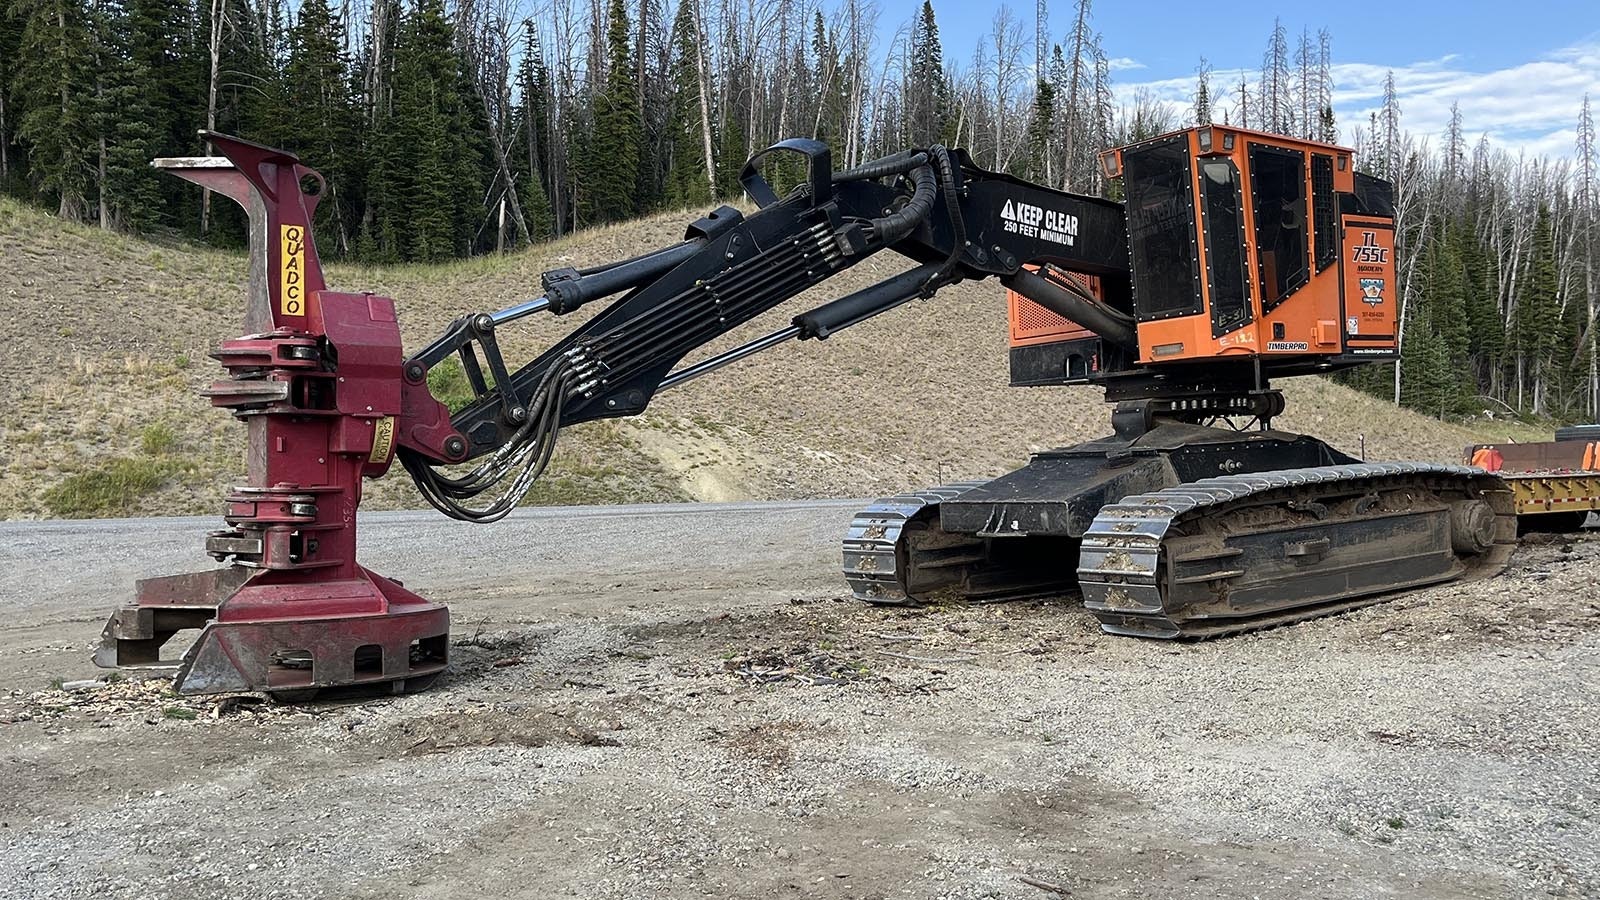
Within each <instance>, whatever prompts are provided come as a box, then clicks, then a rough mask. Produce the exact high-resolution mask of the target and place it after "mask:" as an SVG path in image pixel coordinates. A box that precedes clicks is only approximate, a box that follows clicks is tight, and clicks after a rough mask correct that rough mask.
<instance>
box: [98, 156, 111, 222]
mask: <svg viewBox="0 0 1600 900" xmlns="http://www.w3.org/2000/svg"><path fill="white" fill-rule="evenodd" d="M99 174H100V190H99V194H100V230H102V231H110V230H111V205H110V204H109V203H107V202H106V136H105V135H104V134H102V135H100V165H99Z"/></svg>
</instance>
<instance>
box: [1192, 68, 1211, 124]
mask: <svg viewBox="0 0 1600 900" xmlns="http://www.w3.org/2000/svg"><path fill="white" fill-rule="evenodd" d="M1194 124H1196V125H1210V124H1211V63H1209V62H1207V61H1206V58H1205V57H1204V56H1202V57H1200V65H1199V66H1197V67H1196V68H1195V76H1194Z"/></svg>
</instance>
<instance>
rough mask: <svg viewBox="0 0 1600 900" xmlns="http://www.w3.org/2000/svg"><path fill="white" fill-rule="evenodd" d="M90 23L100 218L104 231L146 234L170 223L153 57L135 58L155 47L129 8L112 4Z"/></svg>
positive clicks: (103, 7) (102, 7) (93, 13)
mask: <svg viewBox="0 0 1600 900" xmlns="http://www.w3.org/2000/svg"><path fill="white" fill-rule="evenodd" d="M90 22H91V25H92V27H91V33H92V38H91V42H92V43H91V54H92V56H91V59H92V60H93V63H94V69H93V71H94V75H93V77H94V103H93V110H94V112H93V114H92V116H91V122H92V129H93V131H94V134H95V137H96V145H97V146H96V150H95V152H96V156H97V165H96V177H95V193H96V196H97V198H98V200H99V215H98V218H99V220H100V225H101V227H102V228H108V229H109V228H126V229H132V230H139V229H142V228H147V227H149V226H151V225H154V224H157V223H159V222H162V221H163V220H166V219H168V218H169V216H170V208H169V207H168V206H167V204H166V203H165V202H164V197H163V192H162V190H161V184H160V183H159V182H158V180H157V179H158V177H159V176H158V174H157V173H156V172H155V171H154V170H152V169H151V168H150V160H151V159H152V158H153V157H156V156H159V155H161V154H162V153H163V152H164V151H165V150H166V143H167V141H168V140H169V139H170V138H169V137H168V136H167V135H164V134H163V133H162V129H161V127H160V123H161V122H162V120H163V115H162V113H161V112H160V111H159V107H160V105H161V104H159V103H158V102H156V100H157V95H156V92H155V90H154V88H155V81H156V79H155V75H154V73H153V72H151V71H150V69H149V67H148V65H147V64H146V60H147V59H148V58H149V54H148V53H141V52H138V50H137V48H138V47H139V46H140V45H148V44H152V43H154V41H153V40H152V39H151V38H150V36H149V35H147V34H141V30H142V29H143V28H147V27H149V21H148V19H143V20H141V19H139V18H136V17H135V16H134V15H133V12H132V7H131V6H129V5H122V4H119V3H114V2H107V3H101V4H97V5H96V6H95V7H93V8H91V10H90Z"/></svg>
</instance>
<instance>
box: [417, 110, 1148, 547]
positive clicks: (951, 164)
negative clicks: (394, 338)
mask: <svg viewBox="0 0 1600 900" xmlns="http://www.w3.org/2000/svg"><path fill="white" fill-rule="evenodd" d="M774 152H786V153H798V154H800V155H801V156H803V157H804V159H805V162H806V171H807V172H808V177H807V179H806V181H805V182H804V183H803V184H801V185H800V186H799V187H797V188H796V189H795V190H793V191H791V192H790V193H789V194H788V195H787V196H785V197H783V198H781V199H780V198H779V197H778V196H777V195H776V193H775V192H774V190H773V189H772V187H771V185H770V184H769V183H768V182H767V180H766V179H765V178H764V177H763V175H762V174H761V173H760V170H759V168H758V163H759V162H760V160H761V159H762V157H764V156H766V155H767V154H770V153H774ZM741 182H742V183H743V185H744V188H745V190H746V191H747V192H748V194H749V195H750V197H751V198H752V199H754V200H755V201H756V203H757V204H758V206H759V207H760V208H759V210H758V211H757V212H755V213H753V214H751V215H749V216H745V215H743V214H741V213H740V212H739V211H738V210H736V209H734V208H732V207H727V206H724V207H721V208H719V209H717V210H715V211H713V212H711V213H710V214H709V215H707V216H706V217H704V218H702V219H700V220H699V221H697V222H695V223H694V224H693V225H691V226H690V227H689V229H688V232H687V234H686V235H685V239H684V241H683V242H682V243H679V244H676V245H674V246H671V247H667V248H665V249H662V250H658V251H656V252H654V253H649V254H646V255H643V256H639V257H636V258H634V259H630V260H626V261H623V262H618V263H613V264H610V265H605V266H599V267H595V268H591V269H583V270H576V269H558V270H555V271H552V272H547V273H545V275H544V278H543V282H544V284H543V286H544V291H545V293H544V296H542V297H539V298H538V299H535V300H530V301H528V302H525V303H520V304H517V305H515V306H511V307H508V308H506V309H503V310H500V311H498V312H492V313H476V314H472V315H468V316H464V317H462V318H460V319H457V320H456V321H455V323H453V325H452V326H451V328H450V329H449V331H448V332H447V333H446V334H445V335H444V336H442V337H440V338H439V339H438V340H436V341H434V342H433V343H432V344H430V345H429V346H428V347H427V348H425V349H424V350H422V351H421V352H419V353H417V354H415V355H414V356H411V357H410V358H409V359H408V360H406V363H405V366H404V370H403V371H404V377H405V385H404V389H403V399H402V414H401V416H400V422H399V429H398V441H399V447H400V449H399V451H398V452H399V456H400V459H401V461H402V463H403V464H404V465H405V467H406V469H407V470H408V471H409V472H410V473H411V476H412V478H413V479H415V481H416V483H417V486H418V487H419V489H420V490H421V491H422V494H423V496H424V497H426V498H427V499H428V500H429V502H430V503H432V504H433V505H434V506H435V507H437V508H438V509H439V510H441V511H442V512H444V513H446V514H448V515H450V516H453V517H455V518H460V519H467V520H473V521H493V520H495V519H498V518H500V517H502V516H504V515H505V514H506V513H508V512H509V511H510V510H511V509H513V508H515V506H516V505H517V502H518V501H519V500H520V499H521V497H522V496H523V494H525V493H526V492H527V490H528V489H529V487H531V486H532V483H533V481H534V480H535V479H537V478H538V476H539V475H540V473H541V472H542V471H543V470H544V468H545V466H546V465H547V464H548V463H549V460H550V457H551V453H552V451H553V450H554V447H555V441H556V436H557V434H558V433H559V431H560V429H561V428H562V427H564V426H566V425H570V424H574V423H577V422H584V421H588V420H592V419H601V418H610V417H617V416H628V415H636V414H638V413H640V412H642V411H643V410H644V409H645V407H646V405H647V404H648V403H649V402H650V398H651V397H652V396H654V394H655V393H656V392H658V391H660V390H662V389H665V388H669V387H672V386H674V385H678V384H682V383H683V382H685V381H688V380H689V379H691V378H694V377H696V376H698V375H701V374H704V373H706V372H709V371H711V370H713V369H716V368H718V367H720V366H722V365H724V364H726V363H729V362H732V361H734V360H737V359H740V358H743V357H745V356H748V355H750V354H753V353H757V352H759V351H761V350H765V349H767V348H769V347H772V346H775V345H777V344H779V343H782V342H784V341H787V340H790V339H792V338H800V339H802V340H805V339H817V340H822V339H826V338H827V337H828V336H829V335H830V334H832V333H834V332H837V331H839V330H841V329H844V328H848V327H850V326H851V325H854V324H856V323H857V322H861V321H864V320H866V319H869V318H871V317H873V316H875V315H878V314H879V313H882V312H885V311H887V310H890V309H893V308H895V307H896V306H899V305H900V304H902V303H905V302H906V301H908V300H911V299H913V298H916V297H927V296H930V295H932V294H933V293H934V292H935V291H937V290H938V289H939V288H941V287H944V286H946V285H949V284H954V283H956V282H959V281H962V280H968V279H982V278H987V277H990V276H995V277H998V278H999V279H1000V280H1001V281H1002V282H1004V283H1005V284H1006V285H1007V286H1009V287H1010V288H1012V289H1013V290H1015V291H1016V292H1017V293H1019V294H1021V295H1023V296H1025V297H1027V298H1029V299H1031V300H1033V301H1034V302H1036V303H1038V304H1040V305H1041V306H1044V307H1046V308H1047V309H1050V310H1052V311H1054V312H1056V313H1059V314H1060V315H1062V316H1064V317H1066V318H1069V319H1071V320H1072V321H1075V322H1078V323H1079V324H1081V325H1083V326H1085V327H1087V328H1089V329H1091V330H1093V331H1094V332H1096V333H1097V334H1099V335H1100V336H1101V337H1102V338H1103V339H1104V340H1105V341H1106V342H1107V344H1109V345H1114V346H1119V347H1126V348H1132V347H1133V345H1134V343H1135V339H1134V324H1133V317H1132V315H1131V302H1130V299H1129V296H1128V284H1129V279H1128V268H1127V265H1128V264H1127V259H1128V254H1127V244H1126V236H1125V235H1126V232H1125V228H1124V222H1123V210H1122V206H1121V205H1120V204H1118V203H1114V202H1111V201H1106V200H1101V199H1098V198H1092V197H1085V196H1079V195H1074V194H1067V193H1063V192H1060V191H1055V190H1051V189H1048V188H1044V187H1041V186H1039V185H1035V184H1030V183H1028V182H1026V181H1022V180H1019V179H1016V178H1012V177H1011V176H1008V175H1002V174H997V173H993V172H987V171H984V170H982V169H979V168H977V167H976V166H974V165H973V164H972V162H971V161H970V159H968V157H967V156H966V154H965V153H963V152H962V151H959V150H947V149H945V148H943V147H938V146H935V147H930V148H927V149H918V150H907V151H904V152H901V153H898V154H895V155H892V156H888V157H885V158H883V159H880V160H876V161H874V162H870V163H867V164H865V165H863V166H859V167H857V168H855V169H851V170H848V171H844V172H834V171H832V167H831V165H830V159H829V152H828V148H827V147H826V145H824V144H822V143H819V142H817V141H812V140H806V139H795V140H789V141H784V142H782V143H780V144H777V145H775V146H774V147H772V148H770V149H769V150H768V151H767V152H766V153H764V154H761V155H758V156H757V157H756V158H755V159H752V160H751V161H750V162H749V163H747V164H746V165H745V168H744V171H743V173H742V174H741ZM885 249H893V250H895V251H896V252H898V253H901V254H902V255H904V256H906V257H908V258H909V259H910V260H911V261H912V262H913V263H915V265H914V266H913V267H912V268H910V269H907V270H906V271H904V272H902V273H900V274H898V275H895V276H893V277H890V278H888V279H885V280H884V281H881V282H879V283H877V284H875V285H872V286H871V287H868V288H866V289H863V290H860V291H857V292H855V293H853V294H850V295H847V296H844V297H840V298H839V299H836V300H834V301H832V302H829V303H826V304H824V305H822V306H819V307H817V308H815V309H812V310H808V311H806V312H803V313H800V314H799V315H796V316H795V317H794V318H793V320H792V321H791V324H790V325H788V326H787V327H785V328H782V329H780V330H778V331H775V332H773V333H771V334H769V335H767V336H765V337H762V338H759V339H757V340H754V341H751V342H749V343H747V344H744V345H743V346H740V347H738V348H735V349H733V350H730V351H728V352H726V353H723V354H721V355H719V356H716V357H713V358H711V359H708V360H705V361H703V362H700V363H698V364H695V365H691V366H689V367H687V368H683V369H677V366H678V364H679V363H680V361H681V360H682V359H683V358H684V357H685V356H686V355H687V354H689V353H690V352H691V351H693V350H694V349H695V348H697V347H700V346H701V345H703V344H706V343H707V342H709V341H711V340H713V339H715V338H717V337H718V336H720V335H722V334H724V333H726V332H727V331H729V330H731V329H733V328H735V327H737V326H739V325H741V324H743V323H745V322H747V321H749V320H750V319H752V318H754V317H756V316H758V315H760V314H762V313H764V312H766V311H768V310H770V309H772V308H773V307H775V306H777V305H778V304H780V303H782V302H784V301H785V300H788V299H790V298H792V297H794V296H796V295H797V294H800V293H801V292H803V291H806V290H807V289H809V288H812V287H815V286H817V285H819V284H822V283H823V282H825V281H827V280H828V279H829V278H831V277H832V276H834V275H836V274H838V273H840V272H842V271H844V270H845V269H848V268H850V267H851V266H854V265H855V264H857V263H859V262H861V261H862V260H864V259H866V258H867V257H869V256H872V255H873V254H875V253H878V252H879V251H881V250H885ZM1041 265H1052V266H1056V267H1059V268H1062V269H1066V270H1071V271H1075V272H1080V273H1084V274H1087V275H1094V276H1098V277H1099V278H1100V279H1101V284H1102V288H1103V291H1102V292H1103V295H1104V296H1103V300H1102V299H1096V298H1095V297H1092V296H1090V295H1089V294H1088V293H1086V292H1083V291H1078V290H1074V289H1073V288H1072V287H1071V284H1072V282H1070V281H1068V280H1065V279H1049V278H1045V277H1043V276H1041V275H1040V274H1038V273H1037V272H1036V271H1035V270H1034V269H1035V267H1037V266H1041ZM1025 266H1026V267H1028V268H1025ZM606 297H615V298H616V299H615V300H614V301H613V302H612V303H611V305H610V306H609V307H608V308H607V309H605V310H604V311H603V312H601V313H599V314H598V315H596V316H594V317H593V318H591V319H590V320H589V321H587V322H586V323H584V324H583V325H582V326H581V327H579V328H578V329H576V330H575V331H573V333H572V334H570V335H568V336H567V337H566V338H565V339H564V340H562V341H561V342H559V343H557V344H556V345H555V346H553V347H551V348H550V349H549V350H547V351H545V352H544V353H543V354H541V355H540V356H539V357H538V358H537V359H534V360H533V361H532V362H530V363H528V364H527V365H524V366H522V367H521V368H519V369H517V370H516V371H511V370H510V369H509V367H508V366H507V365H506V363H505V360H504V358H503V357H502V355H501V352H500V349H499V345H498V343H497V341H496V337H495V334H496V331H497V329H498V328H499V327H500V326H503V325H506V324H507V323H510V322H513V321H515V320H517V319H520V318H523V317H525V316H529V315H533V314H536V313H542V312H549V313H553V314H556V315H564V314H566V313H570V312H573V311H574V310H577V309H579V308H581V307H582V306H584V305H585V304H588V303H590V302H592V301H595V300H598V299H601V298H606ZM452 355H455V356H458V357H459V358H460V360H461V363H462V366H463V368H464V370H465V373H466V376H467V379H468V382H469V383H470V384H471V386H472V388H473V389H474V391H475V393H476V394H477V399H476V400H475V401H474V402H473V403H472V404H470V405H468V406H467V407H466V408H464V409H461V410H459V411H458V412H456V413H455V414H454V415H451V414H450V413H449V412H448V410H446V409H445V408H444V407H443V405H442V404H440V403H439V402H438V401H437V400H436V399H434V397H433V396H432V394H431V393H429V391H428V387H427V373H428V370H429V369H430V368H432V367H433V366H435V365H438V364H439V363H441V362H443V361H444V360H446V359H448V358H449V357H450V356H452ZM474 459H476V460H478V464H477V465H476V466H475V467H474V468H473V469H472V470H471V471H469V472H467V473H466V474H464V475H448V474H445V473H444V472H442V471H440V470H439V469H437V468H435V466H438V465H440V464H449V463H461V462H466V461H468V460H474ZM484 494H492V496H493V499H491V500H489V502H487V503H486V504H483V505H477V506H475V505H472V501H473V500H474V498H477V497H479V496H480V495H484Z"/></svg>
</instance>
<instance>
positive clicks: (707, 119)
mask: <svg viewBox="0 0 1600 900" xmlns="http://www.w3.org/2000/svg"><path fill="white" fill-rule="evenodd" d="M682 2H684V3H693V4H694V16H693V18H694V36H695V42H694V44H695V51H694V63H695V67H696V69H697V70H698V74H699V79H698V81H699V83H700V84H699V87H700V138H701V143H702V144H703V149H704V151H705V155H706V183H707V184H708V185H709V186H710V188H711V194H712V196H716V193H717V160H716V155H715V154H714V153H712V151H711V73H710V72H707V71H706V29H705V22H704V19H703V15H704V11H703V9H702V8H701V6H700V0H682Z"/></svg>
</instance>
